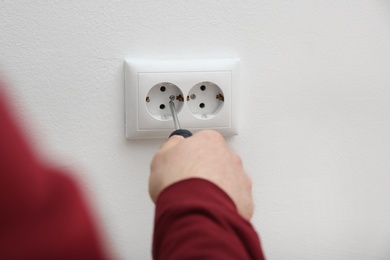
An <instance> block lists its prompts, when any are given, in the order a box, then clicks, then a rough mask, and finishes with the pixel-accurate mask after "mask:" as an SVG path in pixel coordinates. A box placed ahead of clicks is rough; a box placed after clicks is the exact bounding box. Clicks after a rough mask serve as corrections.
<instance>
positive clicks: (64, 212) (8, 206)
mask: <svg viewBox="0 0 390 260" xmlns="http://www.w3.org/2000/svg"><path fill="white" fill-rule="evenodd" d="M5 102H6V100H5V98H4V93H3V91H2V89H1V86H0V259H104V258H105V255H104V253H103V250H102V248H101V247H100V243H99V239H98V236H97V233H96V231H95V229H94V226H93V222H92V220H91V217H90V215H89V213H88V210H87V209H86V206H85V203H84V201H83V199H82V195H81V194H80V192H79V190H78V188H77V187H76V185H75V183H74V182H73V181H71V180H70V178H69V177H67V176H66V175H64V174H62V173H61V172H59V171H58V170H55V169H52V168H50V167H48V166H46V165H44V164H42V163H41V162H40V161H39V160H38V159H37V158H36V157H35V155H34V153H33V151H32V149H31V148H30V147H29V146H28V144H27V142H26V139H25V138H24V136H23V135H22V133H21V132H20V129H19V128H18V127H17V126H16V124H15V122H14V120H13V119H12V118H11V115H10V111H8V110H7V106H6V104H5Z"/></svg>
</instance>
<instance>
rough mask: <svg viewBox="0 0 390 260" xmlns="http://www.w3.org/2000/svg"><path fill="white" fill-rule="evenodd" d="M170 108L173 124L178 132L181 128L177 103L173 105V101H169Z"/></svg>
mask: <svg viewBox="0 0 390 260" xmlns="http://www.w3.org/2000/svg"><path fill="white" fill-rule="evenodd" d="M169 107H170V108H171V113H172V118H173V123H174V124H175V128H176V130H178V129H181V128H180V123H179V119H178V118H177V113H176V109H175V103H173V101H172V100H171V101H169Z"/></svg>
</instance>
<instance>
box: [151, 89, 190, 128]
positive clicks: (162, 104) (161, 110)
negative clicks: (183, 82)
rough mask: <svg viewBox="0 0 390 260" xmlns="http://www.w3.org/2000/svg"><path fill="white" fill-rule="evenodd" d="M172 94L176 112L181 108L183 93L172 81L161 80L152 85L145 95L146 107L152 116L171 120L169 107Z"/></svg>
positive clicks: (162, 119)
mask: <svg viewBox="0 0 390 260" xmlns="http://www.w3.org/2000/svg"><path fill="white" fill-rule="evenodd" d="M171 96H174V97H175V100H174V101H173V103H174V104H175V108H176V111H177V113H179V112H180V111H181V109H182V108H183V103H184V102H183V101H184V97H183V93H182V92H181V90H180V89H179V88H178V87H177V86H176V85H175V84H172V83H169V82H161V83H158V84H156V85H154V86H153V87H152V88H151V89H150V90H149V92H148V94H147V96H146V97H145V102H146V108H147V109H148V112H149V113H150V115H151V116H152V117H154V118H155V119H157V120H160V121H168V120H172V114H171V110H170V107H169V101H170V97H171Z"/></svg>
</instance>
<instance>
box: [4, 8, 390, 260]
mask: <svg viewBox="0 0 390 260" xmlns="http://www.w3.org/2000/svg"><path fill="white" fill-rule="evenodd" d="M0 28H1V30H0V70H1V71H2V73H3V74H4V75H5V78H6V79H8V80H9V82H11V85H10V90H9V91H8V92H9V94H10V95H11V96H12V97H13V100H14V101H15V102H14V103H15V106H16V107H17V113H18V114H19V118H21V119H22V120H23V121H24V122H25V125H26V126H27V128H28V129H30V130H29V131H30V133H31V134H30V135H31V139H32V140H33V142H35V143H36V145H37V147H39V149H40V152H41V153H42V154H43V155H45V156H46V158H50V160H52V161H55V162H56V163H57V164H59V165H60V167H62V168H65V169H67V170H69V171H70V172H72V173H73V174H74V175H75V176H76V177H77V178H78V179H80V181H81V183H82V185H83V187H84V189H85V190H86V191H87V193H88V196H89V200H90V201H91V202H92V204H93V205H95V209H96V211H97V212H96V217H97V219H98V222H99V223H100V226H101V227H102V232H104V234H105V237H106V240H107V241H106V244H107V246H108V248H109V249H110V250H111V251H112V253H113V255H114V257H115V258H119V259H129V258H132V259H148V258H150V249H151V236H152V224H153V205H152V203H151V202H150V200H149V198H148V195H147V178H148V171H149V162H150V160H151V158H152V156H153V154H154V152H155V151H156V149H157V148H158V147H159V146H160V144H161V143H162V140H146V141H145V140H139V141H127V140H125V138H124V96H123V95H124V75H123V71H124V59H125V58H153V57H158V58H185V57H195V58H215V57H216V58H219V57H239V58H240V59H241V63H240V65H241V89H240V93H241V97H240V102H241V103H240V114H241V120H240V131H239V135H238V136H236V137H232V138H228V142H229V144H230V145H231V147H232V148H233V149H234V150H235V151H237V152H238V153H239V154H240V155H241V156H242V159H243V161H244V164H245V167H246V169H247V171H248V173H249V174H250V175H251V177H252V178H253V182H254V193H255V194H254V198H255V202H256V206H257V208H256V214H255V216H254V218H253V223H254V225H255V226H256V228H257V230H258V231H259V233H260V236H261V239H262V243H263V248H264V251H265V254H266V256H267V257H268V259H270V260H273V259H317V260H318V259H390V2H389V1H384V0H383V1H371V0H370V1H369V0H367V1H358V0H354V1H348V0H345V1H309V0H307V1H292V0H291V1H254V0H253V1H241V0H232V1H222V0H221V1H209V0H207V1H206V0H200V1H180V0H167V1H151V0H142V1H136V0H133V1H111V2H109V1H63V2H56V1H49V0H47V1H46V0H45V1H44V0H41V1H31V3H30V2H29V1H1V2H0Z"/></svg>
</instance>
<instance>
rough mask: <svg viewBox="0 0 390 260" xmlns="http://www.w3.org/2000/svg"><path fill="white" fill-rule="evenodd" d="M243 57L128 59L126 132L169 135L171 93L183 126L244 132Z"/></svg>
mask: <svg viewBox="0 0 390 260" xmlns="http://www.w3.org/2000/svg"><path fill="white" fill-rule="evenodd" d="M238 65H239V60H238V59H236V58H229V59H204V60H199V59H186V60H131V59H130V60H125V103H126V107H125V112H126V137H127V138H129V139H143V138H168V136H169V135H170V133H171V132H172V131H173V130H174V124H173V120H172V115H171V113H170V109H169V98H170V97H171V96H174V98H175V99H174V100H175V101H174V103H175V107H176V110H177V113H178V118H179V121H180V125H181V127H182V128H185V129H188V130H190V131H192V132H196V131H198V130H202V129H214V130H216V131H218V132H220V133H221V134H223V135H225V136H230V135H236V134H237V133H238V111H237V109H238V88H239V67H238Z"/></svg>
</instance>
